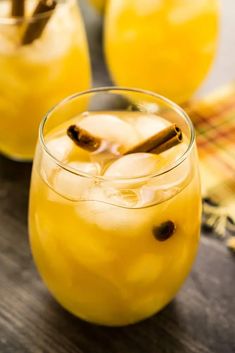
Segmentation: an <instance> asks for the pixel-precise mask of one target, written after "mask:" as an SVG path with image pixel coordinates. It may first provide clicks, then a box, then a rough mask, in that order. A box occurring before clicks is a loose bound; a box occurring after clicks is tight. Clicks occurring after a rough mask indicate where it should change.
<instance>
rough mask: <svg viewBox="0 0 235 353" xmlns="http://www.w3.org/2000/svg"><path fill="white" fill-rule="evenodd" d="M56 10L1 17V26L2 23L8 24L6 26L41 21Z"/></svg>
mask: <svg viewBox="0 0 235 353" xmlns="http://www.w3.org/2000/svg"><path fill="white" fill-rule="evenodd" d="M54 11H55V10H50V11H47V12H44V13H39V14H36V15H33V16H27V17H25V16H19V17H16V16H9V17H0V26H1V25H6V26H14V25H19V24H21V23H25V22H26V23H32V22H37V21H41V20H42V19H44V18H48V17H50V16H51V15H52V14H53V12H54Z"/></svg>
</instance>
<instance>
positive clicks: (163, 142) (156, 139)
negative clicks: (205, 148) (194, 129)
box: [124, 124, 183, 155]
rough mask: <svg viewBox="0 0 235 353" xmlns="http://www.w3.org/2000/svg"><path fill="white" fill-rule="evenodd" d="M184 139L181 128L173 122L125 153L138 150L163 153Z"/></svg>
mask: <svg viewBox="0 0 235 353" xmlns="http://www.w3.org/2000/svg"><path fill="white" fill-rule="evenodd" d="M182 140H183V135H182V131H181V129H180V128H179V127H178V126H176V124H172V125H170V126H168V127H166V128H165V129H163V130H162V131H159V132H158V133H156V134H155V135H153V136H151V137H150V138H148V139H147V140H145V141H143V142H141V143H140V144H138V145H137V146H134V147H133V148H131V149H130V150H128V151H126V152H125V153H124V155H126V154H130V153H138V152H151V153H157V154H158V153H162V152H164V151H166V150H168V149H170V148H172V147H174V146H176V145H177V144H178V143H180V142H181V141H182Z"/></svg>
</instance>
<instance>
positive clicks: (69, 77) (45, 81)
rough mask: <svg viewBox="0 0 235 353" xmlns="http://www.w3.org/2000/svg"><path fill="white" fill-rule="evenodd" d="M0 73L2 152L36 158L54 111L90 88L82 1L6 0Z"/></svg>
mask: <svg viewBox="0 0 235 353" xmlns="http://www.w3.org/2000/svg"><path fill="white" fill-rule="evenodd" d="M23 5H24V6H23ZM0 71H1V75H0V153H3V154H4V155H6V156H8V157H10V158H13V159H17V160H30V159H32V157H33V154H34V149H35V144H36V141H37V131H38V126H39V123H40V120H41V119H42V117H43V116H44V115H45V114H46V112H47V111H48V109H49V108H50V107H51V106H52V105H54V104H55V103H56V102H58V101H59V100H61V99H62V98H63V97H65V96H67V95H70V94H73V93H75V92H77V91H80V90H81V91H82V90H85V89H88V88H89V87H90V63H89V57H88V48H87V42H86V37H85V32H84V28H83V22H82V18H81V16H80V12H79V9H78V7H77V4H76V0H50V1H47V0H44V1H43V0H19V1H18V0H2V1H0Z"/></svg>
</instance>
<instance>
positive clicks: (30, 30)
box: [16, 0, 57, 45]
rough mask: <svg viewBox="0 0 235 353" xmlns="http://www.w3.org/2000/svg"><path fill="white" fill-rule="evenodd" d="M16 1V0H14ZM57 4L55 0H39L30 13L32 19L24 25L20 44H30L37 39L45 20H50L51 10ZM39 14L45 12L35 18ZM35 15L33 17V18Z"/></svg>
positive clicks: (45, 23)
mask: <svg viewBox="0 0 235 353" xmlns="http://www.w3.org/2000/svg"><path fill="white" fill-rule="evenodd" d="M16 1H17V0H16ZM56 5H57V1H56V0H40V1H39V2H38V4H37V6H36V8H35V10H34V12H33V14H32V21H31V22H30V23H29V24H28V26H27V27H26V30H25V33H24V35H23V38H22V44H23V45H27V44H31V43H32V42H33V41H34V40H35V39H38V38H39V37H40V36H41V34H42V32H43V30H44V28H45V27H46V25H47V22H48V21H49V20H50V18H51V16H52V13H53V10H54V9H55V7H56ZM40 14H47V15H45V16H42V17H41V18H40V17H39V18H37V16H38V15H40ZM34 17H35V18H34Z"/></svg>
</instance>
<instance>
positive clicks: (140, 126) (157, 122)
mask: <svg viewBox="0 0 235 353" xmlns="http://www.w3.org/2000/svg"><path fill="white" fill-rule="evenodd" d="M132 123H133V125H134V127H135V128H136V130H137V132H138V134H139V135H140V136H141V138H142V139H147V138H149V137H150V136H152V135H154V134H156V133H157V132H159V131H161V130H163V129H164V128H165V127H167V126H169V125H170V122H169V121H167V120H165V119H163V118H161V117H160V116H157V115H154V114H145V113H140V115H137V116H136V117H135V118H134V119H132Z"/></svg>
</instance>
